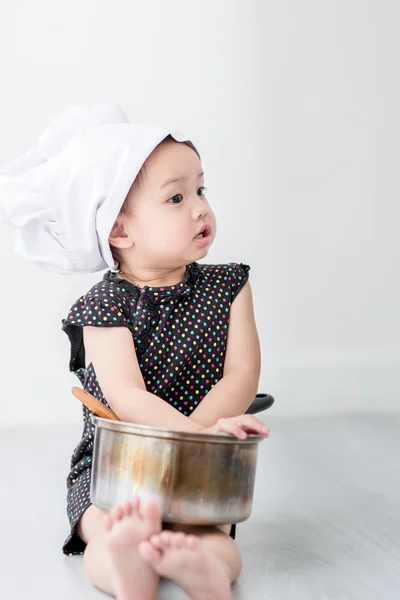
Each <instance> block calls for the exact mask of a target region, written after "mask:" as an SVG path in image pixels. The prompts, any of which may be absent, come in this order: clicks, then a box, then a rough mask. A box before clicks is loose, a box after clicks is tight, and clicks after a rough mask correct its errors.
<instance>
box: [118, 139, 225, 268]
mask: <svg viewBox="0 0 400 600" xmlns="http://www.w3.org/2000/svg"><path fill="white" fill-rule="evenodd" d="M173 179H178V181H174V182H171V180H173ZM168 182H169V183H168ZM202 186H204V175H203V174H202V167H201V162H200V159H199V157H198V156H197V154H196V153H195V152H194V151H193V150H192V149H191V148H190V147H189V146H187V145H186V144H183V143H178V142H173V141H168V142H165V143H164V144H162V145H161V146H158V147H157V148H156V149H155V150H154V152H153V153H152V154H151V155H150V157H149V158H148V159H147V161H146V164H145V169H144V171H143V178H142V180H141V182H140V184H139V185H135V186H133V188H132V190H131V192H130V197H128V207H129V214H128V215H120V217H119V218H118V220H121V219H122V222H121V224H122V225H123V229H124V235H125V238H124V242H123V244H122V245H120V244H115V245H118V246H120V247H121V251H122V252H121V253H122V257H123V260H124V262H127V263H131V264H137V265H138V266H143V267H145V266H147V267H151V266H153V267H163V266H165V267H174V266H177V265H182V264H190V263H192V262H194V261H197V260H199V259H201V258H203V257H204V256H206V255H207V253H208V250H209V248H210V246H211V244H212V243H213V241H214V239H215V234H216V220H215V215H214V213H213V211H212V209H211V207H210V205H209V204H208V201H207V199H206V198H205V197H204V190H203V189H202ZM204 224H207V225H208V226H209V227H210V236H209V238H208V240H203V242H198V241H195V240H194V238H195V236H196V235H197V234H198V233H199V231H200V229H201V227H202V226H203V225H204ZM113 231H114V230H113ZM118 239H119V240H121V238H118ZM110 241H112V240H111V239H110Z"/></svg>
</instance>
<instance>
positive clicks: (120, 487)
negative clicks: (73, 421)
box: [91, 415, 263, 525]
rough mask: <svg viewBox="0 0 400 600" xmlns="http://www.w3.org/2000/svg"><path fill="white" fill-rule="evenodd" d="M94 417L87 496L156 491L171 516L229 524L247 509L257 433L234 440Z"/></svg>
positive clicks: (98, 500) (104, 500)
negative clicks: (91, 465)
mask: <svg viewBox="0 0 400 600" xmlns="http://www.w3.org/2000/svg"><path fill="white" fill-rule="evenodd" d="M91 419H92V422H93V423H94V425H95V426H96V433H95V441H94V453H93V468H92V483H91V500H92V502H93V504H95V505H96V506H98V507H99V508H102V509H105V510H108V509H110V508H111V506H113V505H114V504H115V503H117V502H122V501H124V500H127V499H129V498H132V496H140V497H152V498H155V499H156V500H157V501H158V502H159V504H160V506H161V507H162V515H163V520H164V521H165V522H170V523H187V524H197V525H209V524H224V523H226V524H228V523H229V524H230V523H240V522H241V521H245V520H246V519H247V518H248V517H249V516H250V513H251V507H252V503H253V492H254V480H255V474H256V466H257V454H258V444H259V442H260V441H262V440H263V438H262V437H261V436H257V435H249V436H248V437H247V439H245V440H239V439H237V438H235V437H233V436H225V435H209V434H193V433H188V432H182V431H172V430H169V429H160V428H156V427H147V426H142V425H135V424H133V423H124V422H121V421H110V420H109V419H102V418H100V417H96V416H94V415H91Z"/></svg>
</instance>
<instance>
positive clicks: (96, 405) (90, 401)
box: [72, 387, 120, 421]
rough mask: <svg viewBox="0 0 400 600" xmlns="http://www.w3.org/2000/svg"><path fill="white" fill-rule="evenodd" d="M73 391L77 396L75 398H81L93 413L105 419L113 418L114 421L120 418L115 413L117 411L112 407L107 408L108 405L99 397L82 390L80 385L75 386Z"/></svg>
mask: <svg viewBox="0 0 400 600" xmlns="http://www.w3.org/2000/svg"><path fill="white" fill-rule="evenodd" d="M72 393H73V395H74V396H75V398H78V400H80V402H82V404H84V405H85V406H87V408H88V409H89V410H91V411H92V413H94V414H95V415H98V416H99V417H103V419H112V420H114V421H119V420H120V419H119V418H118V417H117V415H116V414H115V412H113V411H112V410H111V408H107V407H106V406H104V404H102V403H101V402H100V400H97V398H95V397H94V396H92V394H89V392H87V391H86V390H82V389H81V388H78V387H73V388H72Z"/></svg>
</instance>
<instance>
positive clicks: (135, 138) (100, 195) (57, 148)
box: [0, 104, 190, 273]
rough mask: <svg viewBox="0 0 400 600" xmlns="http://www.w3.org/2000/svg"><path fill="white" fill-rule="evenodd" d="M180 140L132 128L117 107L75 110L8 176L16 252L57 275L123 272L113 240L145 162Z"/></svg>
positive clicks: (4, 197)
mask: <svg viewBox="0 0 400 600" xmlns="http://www.w3.org/2000/svg"><path fill="white" fill-rule="evenodd" d="M168 135H171V136H172V137H173V138H174V139H175V140H176V141H178V142H188V143H189V144H190V142H189V140H188V138H187V137H185V136H183V135H182V134H179V133H177V132H172V131H170V130H169V129H166V128H164V127H160V126H157V125H148V124H142V123H131V122H129V121H128V119H127V117H126V116H125V115H124V113H123V112H122V110H121V109H120V108H119V107H118V106H117V105H104V104H102V105H96V106H94V107H92V108H84V107H80V106H71V107H70V108H68V109H67V110H65V111H64V112H63V113H62V114H61V115H60V116H58V117H57V118H55V119H53V120H52V121H51V122H50V124H49V125H48V127H47V129H46V130H45V131H44V132H43V133H42V135H41V136H40V138H39V142H38V145H37V147H36V148H34V149H33V150H31V151H30V152H28V153H27V154H25V155H24V156H21V157H20V158H18V159H17V160H14V161H13V162H12V163H10V164H8V165H7V166H5V167H4V168H3V169H0V214H2V215H3V217H4V219H5V221H7V222H8V223H10V224H11V225H13V226H15V227H16V228H17V233H16V240H15V252H16V253H17V254H19V255H20V256H23V257H24V258H27V259H29V260H31V261H33V262H35V263H36V264H39V265H40V266H42V267H44V268H46V269H47V270H50V271H56V272H59V273H85V272H86V273H87V272H90V273H92V272H96V271H100V270H102V269H106V268H107V267H109V268H111V269H116V268H117V266H118V265H117V264H116V263H115V261H114V259H113V257H112V254H111V249H110V246H109V243H108V238H109V235H110V232H111V229H112V227H113V225H114V222H115V220H116V218H117V216H118V214H119V212H120V209H121V207H122V204H123V202H124V200H125V198H126V195H127V193H128V192H129V189H130V187H131V185H132V183H133V181H134V179H135V178H136V176H137V174H138V173H139V171H140V169H141V167H142V166H143V163H144V162H145V160H146V159H147V158H148V157H149V156H150V154H151V153H152V151H153V150H154V149H155V148H156V146H157V145H158V144H159V143H160V142H161V141H162V140H163V139H165V138H166V137H167V136H168Z"/></svg>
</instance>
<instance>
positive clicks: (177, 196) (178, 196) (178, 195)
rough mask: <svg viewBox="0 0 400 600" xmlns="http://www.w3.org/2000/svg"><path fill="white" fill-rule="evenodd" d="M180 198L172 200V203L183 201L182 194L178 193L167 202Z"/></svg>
mask: <svg viewBox="0 0 400 600" xmlns="http://www.w3.org/2000/svg"><path fill="white" fill-rule="evenodd" d="M176 199H178V201H177V202H172V203H171V204H179V201H182V200H183V198H182V194H176V195H175V196H172V198H170V199H169V200H168V201H167V202H169V201H170V200H176Z"/></svg>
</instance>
